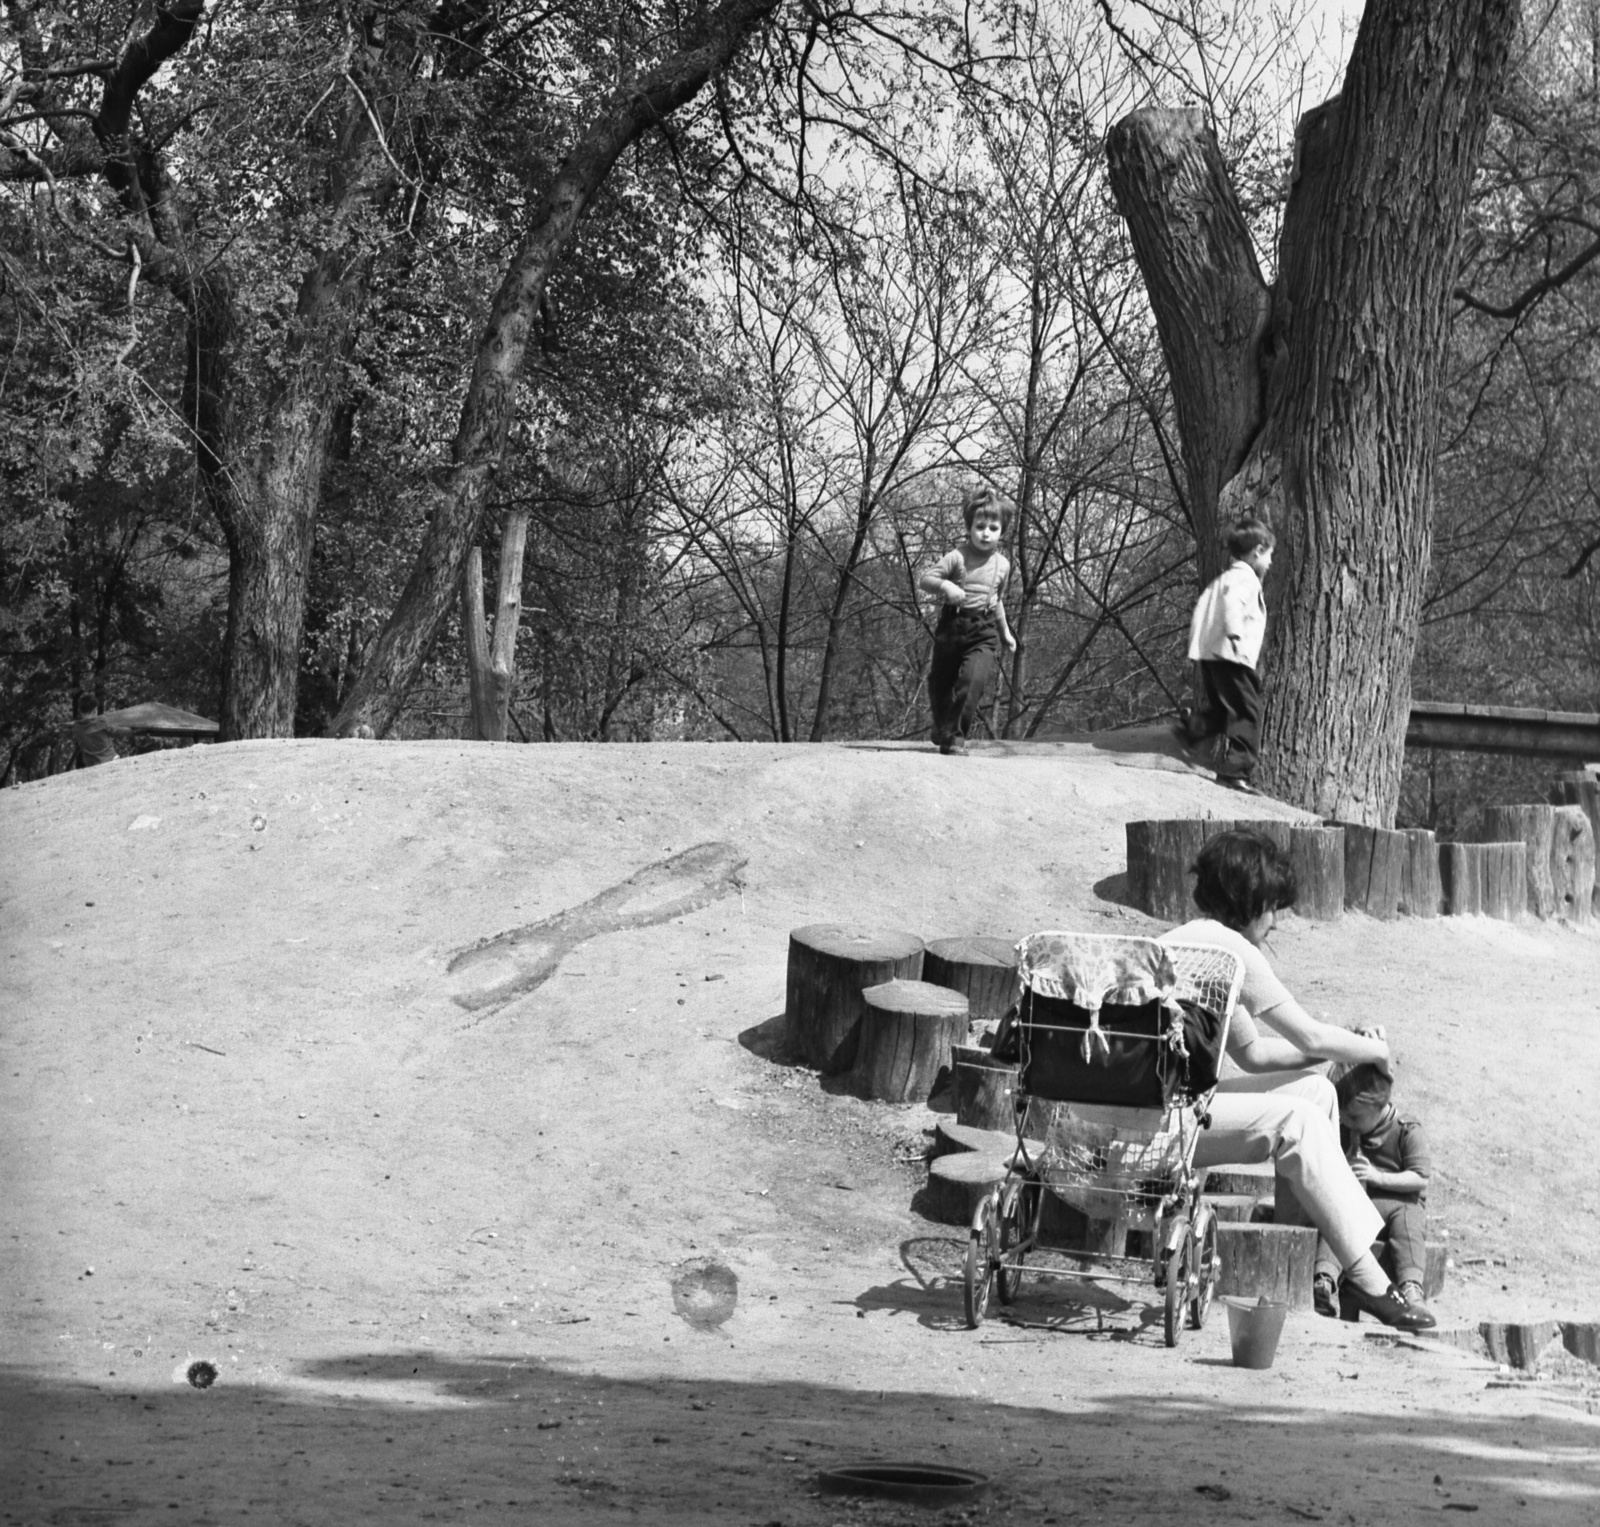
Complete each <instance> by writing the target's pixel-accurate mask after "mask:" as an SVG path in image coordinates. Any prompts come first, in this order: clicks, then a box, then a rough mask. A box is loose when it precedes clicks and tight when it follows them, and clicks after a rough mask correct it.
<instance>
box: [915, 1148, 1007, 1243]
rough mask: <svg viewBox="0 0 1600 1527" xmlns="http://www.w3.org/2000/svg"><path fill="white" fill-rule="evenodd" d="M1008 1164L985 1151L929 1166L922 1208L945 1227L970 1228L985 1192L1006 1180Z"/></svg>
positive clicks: (959, 1154)
mask: <svg viewBox="0 0 1600 1527" xmlns="http://www.w3.org/2000/svg"><path fill="white" fill-rule="evenodd" d="M1005 1175H1006V1164H1005V1162H1004V1161H1003V1160H1002V1159H1001V1158H1000V1157H998V1156H991V1155H988V1154H987V1153H986V1152H982V1151H957V1152H955V1153H954V1154H952V1155H949V1156H940V1157H939V1158H938V1159H937V1160H935V1161H930V1162H929V1163H928V1185H927V1187H926V1188H925V1189H924V1190H923V1192H922V1193H921V1194H920V1195H919V1199H920V1203H919V1204H918V1207H919V1208H920V1209H921V1211H922V1212H923V1213H924V1214H925V1215H926V1216H927V1217H928V1218H929V1219H931V1220H937V1221H938V1222H939V1223H940V1224H941V1225H970V1224H971V1223H972V1216H973V1214H974V1213H975V1212H976V1210H977V1207H978V1204H979V1203H980V1202H981V1200H982V1199H983V1196H984V1194H985V1193H987V1192H988V1191H989V1189H990V1188H992V1187H994V1186H995V1185H996V1184H998V1183H1000V1182H1002V1181H1004V1179H1005Z"/></svg>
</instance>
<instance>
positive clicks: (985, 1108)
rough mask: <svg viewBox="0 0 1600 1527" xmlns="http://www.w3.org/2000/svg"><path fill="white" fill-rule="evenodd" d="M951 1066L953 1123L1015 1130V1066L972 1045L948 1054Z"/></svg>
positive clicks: (980, 1127) (955, 1049)
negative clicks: (952, 1073) (954, 1097)
mask: <svg viewBox="0 0 1600 1527" xmlns="http://www.w3.org/2000/svg"><path fill="white" fill-rule="evenodd" d="M951 1059H952V1061H953V1063H954V1065H955V1081H956V1087H955V1092H956V1120H957V1122H958V1123H961V1124H971V1125H973V1126H975V1127H976V1128H978V1129H997V1130H1014V1129H1015V1128H1016V1118H1017V1114H1016V1104H1015V1102H1014V1099H1015V1097H1016V1091H1017V1067H1016V1066H1015V1065H1014V1064H1007V1063H1006V1062H1004V1061H998V1060H996V1059H995V1058H994V1057H993V1056H992V1055H991V1054H990V1053H989V1052H988V1051H987V1050H982V1049H979V1048H978V1047H977V1046H975V1045H958V1046H956V1047H954V1048H953V1049H952V1051H951Z"/></svg>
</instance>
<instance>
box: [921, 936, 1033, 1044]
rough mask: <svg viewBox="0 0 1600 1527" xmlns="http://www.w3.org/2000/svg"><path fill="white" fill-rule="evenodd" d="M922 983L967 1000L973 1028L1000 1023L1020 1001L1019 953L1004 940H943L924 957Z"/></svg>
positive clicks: (935, 943)
mask: <svg viewBox="0 0 1600 1527" xmlns="http://www.w3.org/2000/svg"><path fill="white" fill-rule="evenodd" d="M922 979H923V980H924V981H931V982H933V984H934V985H935V986H948V987H949V988H950V990H951V991H958V992H961V993H962V994H963V995H964V996H965V997H966V999H967V1010H968V1012H969V1013H970V1015H971V1017H972V1021H973V1023H974V1024H984V1023H998V1022H999V1021H1000V1020H1001V1019H1002V1018H1003V1017H1004V1016H1005V1013H1006V1009H1007V1008H1009V1007H1010V1006H1011V1004H1012V1003H1013V1002H1015V1001H1016V1000H1017V949H1016V945H1015V944H1012V943H1008V942H1007V941H1006V940H1005V939H1003V938H940V939H935V940H934V941H933V942H932V943H930V944H929V945H928V949H927V952H926V953H925V954H924V955H923V957H922Z"/></svg>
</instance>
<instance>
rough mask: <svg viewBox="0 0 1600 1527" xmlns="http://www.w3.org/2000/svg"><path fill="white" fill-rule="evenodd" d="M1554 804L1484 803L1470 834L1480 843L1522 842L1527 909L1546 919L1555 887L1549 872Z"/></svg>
mask: <svg viewBox="0 0 1600 1527" xmlns="http://www.w3.org/2000/svg"><path fill="white" fill-rule="evenodd" d="M1555 825H1556V808H1555V807H1554V806H1485V807H1484V808H1483V810H1482V811H1481V812H1480V813H1479V816H1478V825H1477V830H1476V831H1475V832H1474V833H1473V837H1474V838H1476V839H1477V840H1478V842H1480V843H1517V842H1521V843H1526V844H1527V845H1528V852H1527V854H1526V856H1525V872H1526V874H1527V877H1528V897H1527V899H1528V911H1529V912H1530V913H1532V914H1533V916H1535V917H1537V918H1540V919H1546V918H1551V917H1554V916H1555V912H1556V888H1555V882H1554V879H1553V878H1552V876H1551V873H1550V861H1551V858H1552V857H1553V855H1552V845H1553V839H1554V835H1555Z"/></svg>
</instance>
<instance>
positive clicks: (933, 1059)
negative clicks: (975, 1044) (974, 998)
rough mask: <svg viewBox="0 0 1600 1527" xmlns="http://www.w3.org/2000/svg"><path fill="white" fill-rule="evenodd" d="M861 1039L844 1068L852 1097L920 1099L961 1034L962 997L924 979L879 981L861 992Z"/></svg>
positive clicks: (963, 1025)
mask: <svg viewBox="0 0 1600 1527" xmlns="http://www.w3.org/2000/svg"><path fill="white" fill-rule="evenodd" d="M861 1002H862V1010H861V1037H860V1041H859V1043H858V1044H857V1046H856V1062H855V1066H854V1067H853V1068H852V1070H851V1072H850V1079H851V1085H852V1088H853V1090H854V1091H855V1093H856V1095H857V1096H858V1097H863V1098H872V1099H875V1100H877V1101H878V1102H880V1103H926V1102H927V1101H928V1097H929V1095H930V1094H931V1093H932V1092H933V1084H934V1083H935V1082H936V1081H937V1080H938V1078H939V1075H940V1073H941V1072H943V1071H946V1070H948V1069H949V1066H950V1046H951V1045H952V1044H959V1043H960V1042H961V1041H962V1040H963V1039H965V1038H966V1037H967V1025H968V1022H969V1020H968V1017H967V999H966V998H965V997H964V996H962V994H961V993H960V992H958V991H951V990H950V988H949V987H947V986H935V985H933V983H932V982H930V981H885V982H883V984H882V985H880V986H869V987H867V989H866V990H865V991H863V992H862V993H861Z"/></svg>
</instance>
